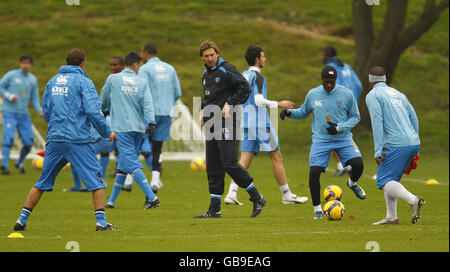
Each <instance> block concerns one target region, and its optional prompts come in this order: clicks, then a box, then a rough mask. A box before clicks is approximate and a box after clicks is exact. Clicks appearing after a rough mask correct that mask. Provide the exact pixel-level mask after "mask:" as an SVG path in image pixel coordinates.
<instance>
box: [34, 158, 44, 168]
mask: <svg viewBox="0 0 450 272" xmlns="http://www.w3.org/2000/svg"><path fill="white" fill-rule="evenodd" d="M31 165H32V166H33V167H34V168H36V169H42V166H43V165H44V158H42V157H41V158H35V159H33V160H32V161H31Z"/></svg>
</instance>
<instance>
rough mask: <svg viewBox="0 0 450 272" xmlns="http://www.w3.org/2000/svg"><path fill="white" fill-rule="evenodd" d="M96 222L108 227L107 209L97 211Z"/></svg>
mask: <svg viewBox="0 0 450 272" xmlns="http://www.w3.org/2000/svg"><path fill="white" fill-rule="evenodd" d="M95 221H97V223H98V224H100V225H102V226H103V227H104V226H106V214H105V209H96V210H95Z"/></svg>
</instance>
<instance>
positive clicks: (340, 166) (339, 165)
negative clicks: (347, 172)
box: [337, 162, 344, 170]
mask: <svg viewBox="0 0 450 272" xmlns="http://www.w3.org/2000/svg"><path fill="white" fill-rule="evenodd" d="M342 169H344V166H343V165H342V162H338V163H337V170H342Z"/></svg>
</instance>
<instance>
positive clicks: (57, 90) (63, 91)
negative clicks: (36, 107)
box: [52, 86, 69, 96]
mask: <svg viewBox="0 0 450 272" xmlns="http://www.w3.org/2000/svg"><path fill="white" fill-rule="evenodd" d="M68 93H69V87H59V86H54V87H53V88H52V95H64V96H67V94H68Z"/></svg>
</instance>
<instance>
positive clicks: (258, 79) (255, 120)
mask: <svg viewBox="0 0 450 272" xmlns="http://www.w3.org/2000/svg"><path fill="white" fill-rule="evenodd" d="M245 59H246V60H247V63H248V65H250V68H249V69H248V70H247V71H245V72H243V73H242V75H243V76H244V77H245V79H247V81H248V83H249V84H250V89H251V91H252V92H251V94H250V97H249V98H248V100H247V102H245V103H244V104H243V105H242V106H243V113H244V116H243V119H242V123H241V127H242V128H243V129H244V137H243V140H242V141H241V158H240V160H239V164H240V165H242V167H244V168H245V169H248V168H249V167H250V164H251V162H252V159H253V157H254V156H255V155H256V154H258V152H259V150H262V151H263V152H266V153H268V155H269V158H270V161H271V162H272V170H273V173H274V176H275V179H276V181H277V183H278V186H279V187H280V191H281V195H282V203H284V204H301V203H305V202H306V201H308V198H307V197H303V196H302V197H300V196H297V195H295V194H293V193H292V192H291V190H290V189H289V185H288V183H287V179H286V172H285V170H284V165H283V156H282V154H281V151H280V146H279V144H278V137H277V134H276V131H275V129H274V127H273V126H272V124H271V122H270V118H269V113H268V111H267V108H275V109H276V108H277V107H280V108H286V109H293V108H294V106H295V104H294V102H291V101H288V100H283V101H279V102H278V101H271V100H267V85H266V79H265V78H264V76H263V75H262V74H261V69H262V68H263V67H264V64H265V61H266V57H265V54H264V51H263V49H262V48H261V47H259V46H255V45H251V46H249V47H248V49H247V51H246V53H245ZM237 190H238V185H237V184H236V183H235V182H234V181H233V180H232V181H231V183H230V188H229V190H228V194H227V196H226V197H225V199H224V202H225V203H226V204H236V205H242V203H241V202H239V201H238V199H237Z"/></svg>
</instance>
